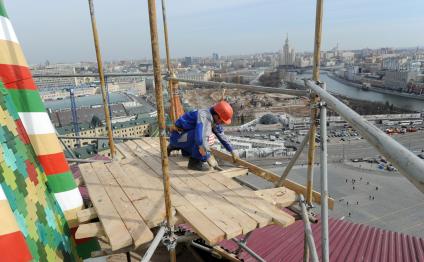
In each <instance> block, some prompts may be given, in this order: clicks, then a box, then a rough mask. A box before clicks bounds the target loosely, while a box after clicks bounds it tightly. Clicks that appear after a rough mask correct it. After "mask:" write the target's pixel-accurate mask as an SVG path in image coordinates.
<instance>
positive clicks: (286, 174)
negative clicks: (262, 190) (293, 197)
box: [275, 131, 310, 187]
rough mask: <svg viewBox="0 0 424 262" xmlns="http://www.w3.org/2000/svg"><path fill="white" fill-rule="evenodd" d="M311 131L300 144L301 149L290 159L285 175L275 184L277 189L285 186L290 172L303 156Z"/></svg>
mask: <svg viewBox="0 0 424 262" xmlns="http://www.w3.org/2000/svg"><path fill="white" fill-rule="evenodd" d="M309 135H310V131H309V132H308V133H307V134H306V136H305V137H304V138H303V141H302V143H301V144H300V146H299V148H298V149H297V151H296V153H295V154H294V156H293V157H292V158H291V159H290V162H289V163H288V164H287V166H286V168H285V169H284V172H283V174H282V175H281V177H280V179H279V180H278V182H277V183H276V184H275V187H280V186H282V185H283V183H284V180H286V178H287V176H288V175H289V173H290V171H291V170H292V168H293V166H294V164H295V163H296V161H297V159H298V158H299V156H300V155H301V154H302V151H303V149H304V148H305V146H306V144H307V143H308V140H309Z"/></svg>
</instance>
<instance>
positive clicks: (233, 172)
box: [219, 167, 249, 178]
mask: <svg viewBox="0 0 424 262" xmlns="http://www.w3.org/2000/svg"><path fill="white" fill-rule="evenodd" d="M248 171H249V170H248V169H247V168H239V167H233V168H229V169H226V170H224V171H220V172H219V173H221V174H222V175H224V176H226V177H228V178H233V177H237V176H244V175H247V173H248Z"/></svg>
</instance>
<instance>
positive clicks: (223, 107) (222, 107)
mask: <svg viewBox="0 0 424 262" xmlns="http://www.w3.org/2000/svg"><path fill="white" fill-rule="evenodd" d="M213 110H214V111H215V112H216V113H217V114H218V116H219V118H221V120H222V121H223V122H224V123H225V124H227V125H228V124H231V118H233V108H232V107H231V106H230V104H228V103H227V102H225V101H221V102H218V103H217V104H216V105H214V106H213Z"/></svg>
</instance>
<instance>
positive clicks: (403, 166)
mask: <svg viewBox="0 0 424 262" xmlns="http://www.w3.org/2000/svg"><path fill="white" fill-rule="evenodd" d="M306 85H307V87H308V88H310V89H312V91H313V92H315V93H316V94H318V95H319V96H320V97H321V101H324V102H325V103H326V104H327V107H329V108H331V109H332V110H334V111H335V112H337V113H338V114H339V115H340V116H342V117H343V119H344V120H346V121H347V122H348V123H349V124H350V125H352V126H353V128H355V130H357V131H358V133H359V134H360V135H361V136H363V137H364V138H365V139H366V140H367V141H368V142H369V143H370V144H371V145H373V146H374V147H375V148H376V149H377V150H378V151H379V152H380V153H381V154H382V155H383V156H385V157H386V158H387V160H388V161H389V162H390V163H392V164H393V166H395V167H396V168H397V169H398V170H399V172H400V174H401V175H403V176H405V177H406V178H407V179H408V180H409V181H410V182H411V183H412V184H414V185H415V186H416V187H417V188H418V190H420V191H421V192H422V193H424V161H423V160H422V159H420V158H419V157H418V156H416V155H415V154H414V153H412V152H411V151H409V150H408V149H407V148H406V147H404V146H403V145H401V144H400V143H399V142H397V141H396V140H394V139H393V138H391V137H390V136H388V135H387V134H385V133H384V132H383V131H381V130H380V129H379V128H378V127H376V126H374V125H373V124H371V123H370V122H368V121H367V120H365V119H364V118H363V117H362V116H360V115H359V114H358V113H356V112H355V111H353V110H352V109H350V108H349V107H348V106H347V105H345V104H343V103H342V102H341V101H340V100H338V99H337V98H336V97H334V96H332V95H331V94H329V93H328V92H327V91H325V90H323V89H322V88H321V87H320V86H318V85H316V84H315V82H314V81H306Z"/></svg>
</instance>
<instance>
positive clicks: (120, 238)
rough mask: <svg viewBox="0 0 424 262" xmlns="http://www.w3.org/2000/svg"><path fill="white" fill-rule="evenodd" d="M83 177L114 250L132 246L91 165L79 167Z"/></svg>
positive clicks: (128, 235) (126, 231)
mask: <svg viewBox="0 0 424 262" xmlns="http://www.w3.org/2000/svg"><path fill="white" fill-rule="evenodd" d="M79 168H80V170H81V175H82V176H83V177H84V180H85V183H86V185H87V189H88V193H89V195H90V199H91V202H92V203H93V205H94V209H95V210H96V213H97V215H98V217H99V219H100V222H101V223H102V225H103V228H104V231H105V233H106V236H107V237H108V239H109V243H110V245H111V248H112V250H117V249H120V248H123V247H127V246H130V245H132V242H133V241H132V238H131V235H130V234H129V232H128V230H127V228H126V227H125V225H124V222H122V220H121V217H120V216H119V214H118V212H117V211H116V209H115V208H114V207H113V204H112V201H111V200H110V199H109V196H108V195H107V193H106V191H105V189H104V188H103V186H101V185H100V181H99V179H98V178H97V175H96V173H95V171H94V170H93V168H92V166H91V164H90V163H87V164H82V165H79Z"/></svg>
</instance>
